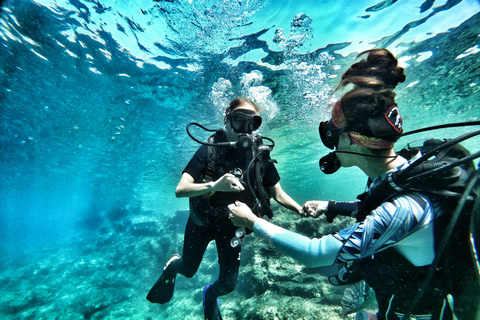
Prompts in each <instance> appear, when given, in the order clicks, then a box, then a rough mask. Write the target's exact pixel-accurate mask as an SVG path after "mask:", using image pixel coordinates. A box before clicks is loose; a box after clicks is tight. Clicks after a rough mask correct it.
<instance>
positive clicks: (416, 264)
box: [228, 49, 480, 320]
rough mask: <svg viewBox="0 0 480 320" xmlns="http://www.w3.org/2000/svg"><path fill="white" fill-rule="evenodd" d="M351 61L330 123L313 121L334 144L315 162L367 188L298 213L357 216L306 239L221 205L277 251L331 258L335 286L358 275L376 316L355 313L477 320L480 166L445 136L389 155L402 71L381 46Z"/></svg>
mask: <svg viewBox="0 0 480 320" xmlns="http://www.w3.org/2000/svg"><path fill="white" fill-rule="evenodd" d="M365 53H368V57H367V59H364V60H361V61H360V62H358V63H356V64H354V65H352V66H351V67H350V69H349V70H348V71H347V72H345V73H344V74H343V76H342V82H341V84H340V87H341V86H344V85H347V84H353V85H354V88H353V89H351V90H350V91H348V92H347V93H346V94H344V95H343V96H342V98H341V99H340V100H339V101H337V102H336V103H335V105H334V107H333V110H332V116H331V119H330V120H329V121H325V122H321V123H320V126H319V133H320V137H321V140H322V142H323V143H324V145H325V146H326V147H328V148H329V149H334V150H335V151H334V152H332V153H330V154H329V155H327V156H325V157H323V158H322V159H320V167H321V170H322V171H323V172H325V173H334V172H335V171H336V170H338V169H339V168H340V167H352V166H356V167H358V168H360V169H361V170H362V171H363V172H364V173H365V174H366V175H367V176H368V178H369V183H368V191H367V192H366V193H365V194H363V195H361V196H359V199H360V201H356V202H335V201H308V202H307V203H305V205H304V206H303V214H304V215H305V216H313V217H317V216H319V215H321V214H325V215H326V217H327V220H328V221H330V222H331V221H332V220H333V219H334V217H335V216H336V215H339V214H340V215H345V216H352V217H355V218H356V219H357V223H356V224H354V225H352V226H351V227H349V228H346V229H343V230H340V231H338V232H336V233H334V234H330V235H326V236H323V237H321V238H320V239H309V238H307V237H305V236H303V235H299V234H297V233H294V232H290V231H288V230H285V229H283V228H280V227H278V226H276V225H274V224H272V223H270V222H267V221H265V220H263V219H260V218H259V217H257V216H255V215H254V214H252V211H251V210H250V208H249V207H248V206H247V205H245V204H243V203H241V202H235V203H232V204H230V205H229V206H228V207H229V210H230V217H231V220H232V221H233V223H234V225H236V226H238V227H244V228H249V229H252V230H253V231H254V232H255V234H256V235H257V236H260V237H263V238H265V239H268V240H270V241H271V242H272V243H273V245H274V246H275V247H276V248H277V249H279V250H280V251H282V252H283V253H285V254H287V255H289V256H291V257H293V258H295V259H296V260H298V261H299V262H301V263H303V264H305V265H306V266H308V267H320V266H329V265H333V264H337V265H338V266H339V272H338V274H336V275H332V276H331V277H330V279H329V280H330V282H331V283H332V284H335V285H346V284H352V283H358V282H359V281H362V280H363V281H365V282H366V284H367V285H368V286H369V287H371V288H372V289H373V290H374V292H375V296H376V299H377V303H378V312H377V313H376V314H373V313H370V312H366V311H360V312H358V313H357V314H356V319H362V320H366V319H379V320H384V319H389V320H390V319H404V320H406V319H443V320H446V319H459V320H464V319H465V320H466V319H468V320H469V319H480V307H479V306H480V295H479V292H480V277H479V275H480V274H479V269H478V266H479V263H478V252H479V251H478V249H479V248H478V246H479V245H478V242H475V239H478V233H479V230H478V229H479V227H480V225H479V214H480V201H479V200H478V192H479V190H478V189H479V181H478V180H479V172H480V170H479V169H476V168H475V165H474V163H473V161H472V160H473V159H475V158H477V157H479V156H480V153H478V152H477V153H475V154H472V155H470V153H469V152H468V151H467V150H466V149H465V148H463V147H462V146H461V145H459V144H458V143H459V142H461V141H463V140H465V139H468V138H470V137H473V136H476V135H479V134H480V130H477V131H474V132H472V133H468V134H465V135H462V136H461V137H459V138H457V139H453V140H446V141H442V140H436V139H431V140H427V141H425V143H424V145H423V146H422V147H420V148H409V149H407V150H405V151H400V152H398V153H396V152H395V151H394V149H393V146H394V142H396V141H397V140H398V139H399V138H400V136H401V135H402V133H403V128H402V125H403V123H402V117H401V115H400V112H399V108H398V106H397V104H396V103H395V100H394V97H395V94H394V93H393V91H392V89H393V88H395V87H396V85H397V83H398V82H403V81H404V80H405V76H404V74H403V69H402V68H401V67H399V66H398V65H397V59H396V58H395V57H394V56H393V55H392V54H391V53H390V52H389V51H388V50H386V49H373V50H369V51H366V52H363V53H361V54H360V55H362V54H365Z"/></svg>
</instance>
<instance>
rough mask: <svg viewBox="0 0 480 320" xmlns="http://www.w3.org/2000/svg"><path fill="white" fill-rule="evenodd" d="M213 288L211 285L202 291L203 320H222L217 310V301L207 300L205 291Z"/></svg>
mask: <svg viewBox="0 0 480 320" xmlns="http://www.w3.org/2000/svg"><path fill="white" fill-rule="evenodd" d="M211 286H213V283H211V284H209V285H208V286H206V287H205V289H203V314H204V317H205V320H223V318H222V315H221V314H220V310H219V309H218V299H215V300H212V299H211V298H210V299H209V298H207V290H208V288H210V287H211Z"/></svg>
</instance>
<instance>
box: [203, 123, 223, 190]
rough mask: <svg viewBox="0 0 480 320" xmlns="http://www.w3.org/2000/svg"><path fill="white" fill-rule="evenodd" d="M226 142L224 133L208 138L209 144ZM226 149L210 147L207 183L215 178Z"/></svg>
mask: <svg viewBox="0 0 480 320" xmlns="http://www.w3.org/2000/svg"><path fill="white" fill-rule="evenodd" d="M224 140H226V138H225V134H224V132H223V131H217V132H216V133H215V134H213V135H211V136H210V137H209V138H208V143H216V142H224ZM223 151H224V147H222V146H212V145H209V146H208V156H207V158H208V164H207V170H206V172H205V181H206V182H210V181H212V180H213V176H214V174H215V172H216V170H217V168H218V162H219V161H220V158H221V157H222V154H223Z"/></svg>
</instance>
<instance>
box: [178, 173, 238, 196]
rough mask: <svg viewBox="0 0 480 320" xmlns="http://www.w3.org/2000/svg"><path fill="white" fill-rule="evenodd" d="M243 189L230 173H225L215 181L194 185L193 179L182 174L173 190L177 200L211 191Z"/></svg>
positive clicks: (188, 175)
mask: <svg viewBox="0 0 480 320" xmlns="http://www.w3.org/2000/svg"><path fill="white" fill-rule="evenodd" d="M244 189H245V188H244V187H243V185H242V183H241V182H240V181H239V180H238V179H237V178H236V177H235V176H234V175H233V174H230V173H227V174H225V175H223V176H222V177H220V178H219V179H217V180H216V181H211V182H203V183H195V180H194V179H193V177H192V176H191V175H190V174H188V173H186V172H184V173H183V175H182V178H181V179H180V182H179V183H178V185H177V188H176V189H175V196H176V197H177V198H183V197H196V196H200V195H202V194H205V193H207V192H211V191H224V192H232V191H242V190H244Z"/></svg>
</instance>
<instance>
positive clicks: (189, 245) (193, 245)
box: [147, 219, 210, 304]
mask: <svg viewBox="0 0 480 320" xmlns="http://www.w3.org/2000/svg"><path fill="white" fill-rule="evenodd" d="M203 229H204V228H202V227H199V226H197V225H196V224H195V223H193V221H192V220H191V219H188V221H187V226H186V227H185V234H184V243H183V246H184V248H183V255H184V257H183V258H182V257H181V256H180V255H178V254H174V255H173V256H172V257H171V258H170V260H168V262H167V264H166V265H165V267H164V269H163V272H162V275H161V276H160V278H159V279H158V280H157V282H155V284H154V285H153V287H152V288H151V289H150V292H149V293H148V295H147V300H148V301H150V302H153V303H160V304H164V303H167V302H169V301H170V299H172V296H173V292H174V290H175V279H176V276H177V273H180V274H182V275H184V276H186V277H188V278H191V277H193V276H194V275H195V273H196V272H197V270H198V267H199V265H200V262H201V261H202V258H203V253H204V252H205V249H206V247H207V246H208V243H209V241H210V240H208V239H206V238H205V237H204V234H205V233H206V232H205V231H204V230H203Z"/></svg>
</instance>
